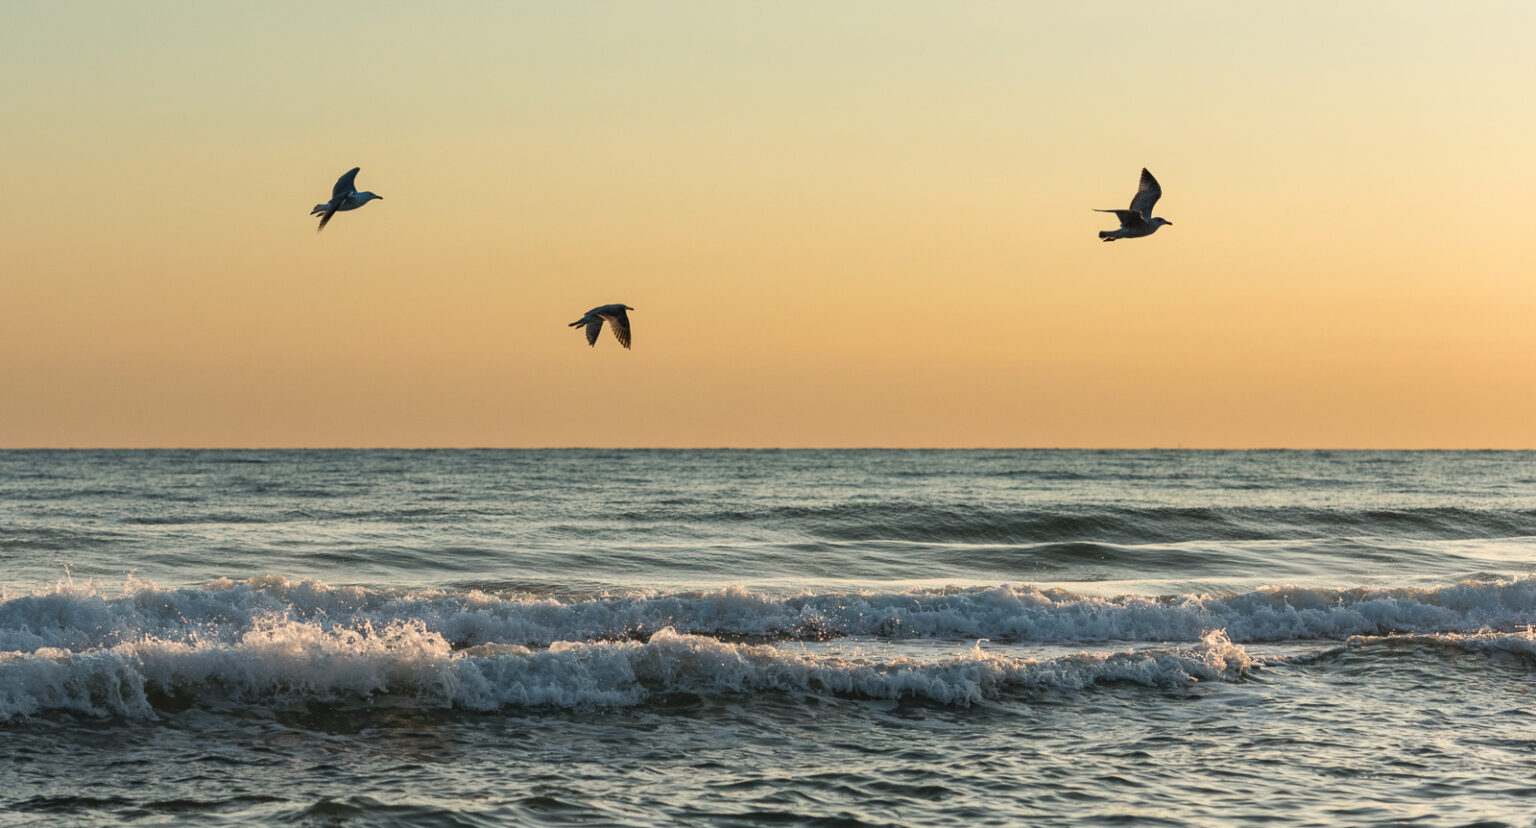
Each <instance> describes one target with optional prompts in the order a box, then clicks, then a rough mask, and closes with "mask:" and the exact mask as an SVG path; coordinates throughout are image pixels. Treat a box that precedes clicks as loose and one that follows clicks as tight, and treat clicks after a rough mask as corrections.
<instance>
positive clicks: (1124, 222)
mask: <svg viewBox="0 0 1536 828" xmlns="http://www.w3.org/2000/svg"><path fill="white" fill-rule="evenodd" d="M1094 212H1096V213H1114V214H1115V218H1117V219H1120V226H1121V227H1140V226H1141V225H1143V224H1146V223H1147V221H1146V219H1144V218H1142V215H1141V213H1138V212H1136V211H1135V210H1100V209H1098V208H1097V207H1095V208H1094Z"/></svg>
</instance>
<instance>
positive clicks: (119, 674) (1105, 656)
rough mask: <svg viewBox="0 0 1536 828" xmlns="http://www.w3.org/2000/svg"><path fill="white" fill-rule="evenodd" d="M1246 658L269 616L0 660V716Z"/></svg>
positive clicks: (505, 697)
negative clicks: (476, 636)
mask: <svg viewBox="0 0 1536 828" xmlns="http://www.w3.org/2000/svg"><path fill="white" fill-rule="evenodd" d="M1253 665H1254V662H1253V660H1252V659H1251V658H1249V657H1248V655H1247V654H1246V653H1245V652H1244V651H1243V650H1242V648H1241V647H1239V646H1237V645H1233V644H1232V643H1231V642H1229V641H1228V640H1227V639H1226V637H1225V636H1223V635H1221V634H1220V633H1211V634H1210V635H1207V636H1206V637H1205V639H1204V640H1203V641H1201V642H1200V643H1199V644H1197V645H1195V646H1193V647H1187V648H1157V649H1148V650H1127V651H1123V652H1112V653H1077V654H1072V655H1068V656H1063V657H1058V658H1051V659H1027V658H1013V657H1009V656H1007V655H1004V654H1000V653H995V652H988V651H986V650H985V649H983V648H982V647H981V645H980V644H979V643H978V644H977V645H975V646H973V647H972V648H970V649H969V650H967V651H966V652H964V653H962V654H959V655H951V656H945V657H940V658H937V659H932V660H917V659H913V658H907V657H897V658H887V659H880V658H849V657H844V656H837V655H826V654H812V653H808V652H804V651H801V652H796V651H793V650H786V649H781V648H779V647H775V646H772V645H748V644H733V643H727V642H722V641H719V640H716V639H713V638H707V637H702V636H694V635H684V634H680V633H677V632H675V631H673V630H671V629H663V630H660V631H658V632H657V633H656V634H654V635H652V636H651V637H650V639H649V640H647V641H644V642H639V641H619V642H562V643H557V644H555V645H553V646H551V647H549V648H546V649H539V650H532V649H529V648H526V647H521V646H517V645H506V644H503V645H494V644H484V645H480V646H478V647H475V648H471V649H467V650H461V651H458V652H455V651H454V650H453V649H452V648H451V647H450V646H449V644H448V642H447V641H446V640H445V639H444V638H443V637H442V636H441V635H440V634H438V633H435V632H430V631H428V630H426V629H425V628H424V627H423V625H422V624H420V623H419V622H414V623H400V624H394V625H390V626H388V627H385V628H382V629H374V628H372V627H367V626H365V627H364V628H362V629H355V630H354V629H338V628H335V627H327V626H325V625H322V624H319V623H315V622H296V621H287V620H279V619H268V620H264V621H261V622H259V623H257V624H256V625H255V626H254V627H253V628H252V629H250V630H249V631H248V632H246V633H245V634H244V635H242V636H241V637H240V638H239V639H238V640H236V641H233V642H228V643H226V642H218V641H203V640H191V641H166V640H161V639H153V638H145V639H142V640H140V641H135V642H131V643H122V644H117V645H114V646H111V647H106V648H103V649H99V650H92V651H88V652H83V653H75V652H70V651H66V650H61V649H56V648H42V649H38V650H36V651H34V652H31V653H15V652H12V653H5V654H0V719H10V718H16V717H27V716H33V715H37V714H41V713H49V712H72V713H79V714H86V715H92V716H110V715H118V716H126V717H133V718H145V717H153V716H154V715H155V708H156V704H157V702H158V703H160V704H169V703H177V704H180V705H183V706H184V705H186V704H204V705H214V706H218V705H222V704H229V703H240V704H252V703H256V704H275V705H283V704H293V703H328V704H360V703H367V702H372V701H375V700H379V699H381V698H383V697H388V698H390V699H392V700H393V701H394V702H395V703H404V704H411V705H420V706H427V707H441V708H460V709H467V710H478V711H488V710H495V709H499V708H502V707H507V706H516V707H529V706H533V707H567V708H569V707H584V706H627V705H634V704H639V703H641V702H644V701H645V700H647V699H649V698H651V697H653V696H656V695H664V694H669V693H694V694H701V695H719V694H731V693H752V692H772V693H810V694H822V695H833V696H847V697H855V698H871V699H899V698H921V699H927V700H931V701H934V702H939V703H943V704H972V703H978V702H982V701H985V700H988V699H995V698H998V697H999V696H1000V695H1002V694H1005V693H1007V692H1010V691H1016V690H1025V689H1042V688H1050V689H1065V690H1078V689H1082V688H1086V687H1090V686H1092V685H1095V684H1100V683H1103V682H1130V683H1134V684H1140V685H1147V686H1154V687H1176V686H1181V685H1186V684H1189V683H1192V682H1196V681H1234V680H1237V679H1239V678H1241V677H1242V676H1243V674H1244V673H1245V672H1246V671H1247V670H1249V669H1250V668H1251V667H1252V666H1253Z"/></svg>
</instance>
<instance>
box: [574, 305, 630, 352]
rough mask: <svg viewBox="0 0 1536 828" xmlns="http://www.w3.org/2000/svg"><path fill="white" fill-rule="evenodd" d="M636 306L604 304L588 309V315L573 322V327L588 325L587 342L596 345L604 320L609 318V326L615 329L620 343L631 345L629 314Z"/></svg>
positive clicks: (626, 345) (625, 345)
mask: <svg viewBox="0 0 1536 828" xmlns="http://www.w3.org/2000/svg"><path fill="white" fill-rule="evenodd" d="M632 310H634V308H632V307H630V306H628V305H602V306H600V307H596V308H593V309H592V310H589V311H587V315H586V316H583V317H582V318H580V319H578V320H576V321H575V322H572V323H571V327H573V328H579V327H581V326H582V325H586V326H587V344H588V345H592V346H594V347H595V346H596V345H597V335H598V334H600V333H602V332H603V320H605V319H606V320H608V327H610V328H612V329H613V335H614V336H616V337H618V339H619V344H620V345H623V346H624V347H625V348H628V347H629V314H627V313H625V311H632Z"/></svg>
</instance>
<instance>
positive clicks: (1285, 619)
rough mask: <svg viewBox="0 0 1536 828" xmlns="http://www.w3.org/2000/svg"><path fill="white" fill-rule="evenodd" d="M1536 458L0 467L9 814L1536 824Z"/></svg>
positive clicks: (914, 457)
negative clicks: (1533, 625) (1534, 629)
mask: <svg viewBox="0 0 1536 828" xmlns="http://www.w3.org/2000/svg"><path fill="white" fill-rule="evenodd" d="M1532 624H1536V454H1531V453H1522V452H1343V451H1337V452H1335V451H1316V452H1294V451H1024V450H997V451H983V450H977V451H939V450H935V451H896V450H869V451H865V450H849V451H811V450H804V451H799V450H794V451H791V450H785V451H737V450H699V451H684V450H676V451H669V450H575V449H572V450H505V451H503V450H465V451H392V450H367V451H276V450H274V451H6V452H0V744H3V747H0V824H6V825H34V824H60V825H119V824H124V823H136V824H188V823H190V824H199V825H222V824H237V825H244V824H255V825H272V824H278V825H380V826H383V825H441V826H452V825H465V826H476V825H623V826H657V825H818V826H820V825H825V826H872V825H892V826H896V825H900V826H906V825H955V826H972V825H1009V826H1012V825H1072V826H1078V825H1133V826H1143V825H1178V826H1233V825H1265V826H1293V825H1294V826H1304V825H1313V826H1339V825H1399V824H1405V825H1415V826H1474V825H1475V826H1505V825H1507V826H1532V825H1536V633H1533V631H1532V626H1531V625H1532Z"/></svg>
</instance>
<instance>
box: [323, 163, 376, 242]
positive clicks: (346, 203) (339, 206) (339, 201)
mask: <svg viewBox="0 0 1536 828" xmlns="http://www.w3.org/2000/svg"><path fill="white" fill-rule="evenodd" d="M360 169H362V167H353V168H352V169H350V170H347V171H346V173H345V174H344V175H342V177H340V178H338V179H336V188H335V189H334V190H331V200H330V201H327V202H326V203H324V204H316V205H315V209H313V210H310V211H309V214H310V215H312V216H313V215H315V214H317V213H324V214H325V215H323V216H321V217H320V226H319V227H317V228H315V232H316V233H318V232H320V231H321V230H324V229H325V224H326V222H328V221H330V220H331V216H334V215H336V213H337V211H340V210H356V209H357V208H359V207H361V206H363V205H364V204H367V203H368V202H369V201H372V200H373V199H375V198H383V197H384V196H381V195H376V194H374V193H370V192H366V191H364V192H361V193H360V192H358V191H357V186H356V183H355V182H356V181H357V171H358V170H360Z"/></svg>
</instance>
